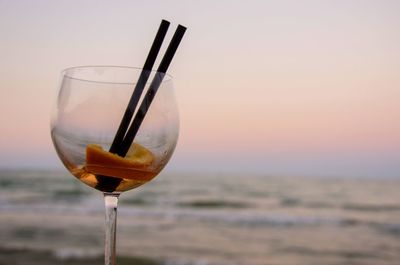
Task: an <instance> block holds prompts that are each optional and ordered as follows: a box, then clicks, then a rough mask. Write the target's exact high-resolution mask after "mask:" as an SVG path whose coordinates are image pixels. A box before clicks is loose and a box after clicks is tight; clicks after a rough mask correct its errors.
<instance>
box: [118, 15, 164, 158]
mask: <svg viewBox="0 0 400 265" xmlns="http://www.w3.org/2000/svg"><path fill="white" fill-rule="evenodd" d="M169 24H170V23H169V22H168V21H166V20H162V21H161V24H160V27H159V28H158V32H157V35H156V37H155V39H154V41H153V44H152V46H151V49H150V51H149V54H148V55H147V59H146V62H145V63H144V66H143V69H142V72H141V73H140V76H139V79H138V81H137V83H136V86H135V89H134V90H133V94H132V96H131V99H130V100H129V103H128V106H127V108H126V110H125V113H124V116H123V118H122V120H121V123H120V125H119V128H118V131H117V133H116V135H115V137H114V141H113V143H112V144H111V147H110V152H111V153H120V152H119V150H120V146H121V143H122V142H123V139H124V136H125V133H126V130H127V129H128V126H129V124H130V122H131V120H132V116H133V113H134V112H135V109H136V106H137V104H138V102H139V99H140V96H141V95H142V92H143V89H144V87H145V85H146V83H147V80H148V79H149V76H150V73H151V70H152V69H153V65H154V62H155V61H156V58H157V55H158V52H159V51H160V48H161V45H162V42H163V40H164V38H165V35H166V33H167V30H168V27H169Z"/></svg>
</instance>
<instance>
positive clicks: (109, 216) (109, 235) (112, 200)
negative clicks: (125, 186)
mask: <svg viewBox="0 0 400 265" xmlns="http://www.w3.org/2000/svg"><path fill="white" fill-rule="evenodd" d="M118 196H119V194H113V193H104V202H105V206H106V239H105V249H104V262H105V263H104V264H105V265H115V264H116V263H115V259H116V255H115V240H116V237H115V234H116V230H117V206H118Z"/></svg>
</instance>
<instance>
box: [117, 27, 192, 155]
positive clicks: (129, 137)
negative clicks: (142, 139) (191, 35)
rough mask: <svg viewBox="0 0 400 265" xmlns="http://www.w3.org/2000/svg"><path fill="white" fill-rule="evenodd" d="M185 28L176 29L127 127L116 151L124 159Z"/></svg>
mask: <svg viewBox="0 0 400 265" xmlns="http://www.w3.org/2000/svg"><path fill="white" fill-rule="evenodd" d="M185 31H186V28H185V27H184V26H182V25H179V26H178V28H177V29H176V31H175V33H174V36H173V37H172V40H171V43H170V44H169V46H168V48H167V50H166V52H165V54H164V57H163V58H162V60H161V63H160V65H159V67H158V69H157V73H156V74H155V76H154V78H153V81H152V82H151V84H150V87H149V89H148V90H147V93H146V95H145V97H144V98H143V101H142V103H141V104H140V107H139V109H138V111H137V113H136V115H135V118H134V119H133V121H132V124H131V126H130V127H129V129H128V131H127V133H126V135H125V138H124V140H123V142H122V144H121V148H120V149H119V150H118V153H117V154H118V155H119V156H122V157H124V156H125V155H126V153H127V152H128V150H129V147H130V146H131V144H132V142H133V140H134V138H135V136H136V134H137V132H138V130H139V127H140V125H141V124H142V122H143V120H144V117H145V116H146V113H147V111H148V109H149V107H150V105H151V102H152V101H153V99H154V96H155V95H156V93H157V90H158V88H159V87H160V85H161V82H162V80H163V78H164V76H165V73H166V72H167V70H168V67H169V65H170V64H171V61H172V58H173V57H174V55H175V52H176V50H177V49H178V46H179V44H180V42H181V40H182V38H183V35H184V34H185Z"/></svg>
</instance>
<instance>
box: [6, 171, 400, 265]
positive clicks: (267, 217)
mask: <svg viewBox="0 0 400 265" xmlns="http://www.w3.org/2000/svg"><path fill="white" fill-rule="evenodd" d="M103 229H104V202H103V195H102V194H101V193H100V192H98V191H96V190H94V189H92V188H90V187H87V186H85V185H84V184H82V183H80V182H79V181H78V180H77V179H75V178H74V177H72V176H71V175H70V174H69V173H68V172H66V171H62V170H9V169H7V170H6V169H3V170H0V265H38V264H41V265H47V264H64V265H84V264H104V262H103V260H102V259H103V258H102V255H103V238H104V231H103ZM117 253H118V254H117V255H118V260H117V264H118V265H128V264H130V265H145V264H147V265H313V264H318V265H321V264H323V265H330V264H332V265H356V264H359V265H369V264H371V265H399V264H400V178H392V179H388V178H379V177H376V178H354V177H347V178H344V177H340V178H339V177H338V178H334V177H330V178H326V177H324V178H322V177H294V176H293V177H291V176H271V175H267V174H265V175H264V174H257V175H256V174H222V173H220V174H217V173H215V174H212V173H207V174H205V173H199V172H197V173H196V172H187V173H182V172H181V173H173V172H168V171H167V172H166V173H162V174H160V175H159V176H158V177H157V178H156V179H154V180H153V181H152V182H150V183H148V184H146V185H143V186H142V187H139V188H137V189H135V190H131V191H128V192H125V193H123V194H121V196H120V200H119V207H118V229H117Z"/></svg>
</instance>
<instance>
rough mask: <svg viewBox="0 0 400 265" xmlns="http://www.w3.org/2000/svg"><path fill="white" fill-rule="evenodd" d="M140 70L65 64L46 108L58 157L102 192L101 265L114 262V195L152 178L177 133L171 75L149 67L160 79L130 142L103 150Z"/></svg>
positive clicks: (165, 159)
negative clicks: (122, 148)
mask: <svg viewBox="0 0 400 265" xmlns="http://www.w3.org/2000/svg"><path fill="white" fill-rule="evenodd" d="M141 74H143V70H142V69H140V68H133V67H123V66H82V67H72V68H68V69H66V70H64V71H63V72H62V74H61V80H60V85H59V91H58V95H57V98H56V104H55V107H54V110H53V113H52V119H51V137H52V140H53V143H54V146H55V149H56V151H57V154H58V156H59V157H60V159H61V161H62V162H63V164H64V165H65V167H66V168H67V169H68V170H69V171H70V172H71V173H72V175H73V176H75V177H76V178H77V179H79V180H80V181H81V182H83V183H85V184H87V185H89V186H90V187H92V188H95V189H97V190H99V191H101V192H103V194H104V199H105V209H106V230H105V232H106V233H105V234H106V237H105V264H106V265H111V264H115V241H116V235H115V234H116V217H117V203H118V196H119V195H120V194H121V193H122V192H124V191H127V190H130V189H133V188H136V187H138V186H140V185H142V184H144V183H146V182H148V181H150V180H151V179H153V178H154V177H155V176H156V175H157V174H158V173H159V172H160V171H161V170H162V169H163V168H164V166H165V165H166V164H167V163H168V161H169V159H170V157H171V155H172V153H173V151H174V149H175V146H176V143H177V139H178V132H179V117H178V109H177V106H176V101H175V97H174V89H173V84H172V77H171V76H169V75H165V74H162V73H158V72H156V71H150V72H148V75H149V80H152V79H153V78H157V77H159V76H161V75H162V77H163V79H161V80H162V82H161V84H160V86H159V89H158V90H157V93H156V94H155V96H154V99H153V101H152V102H151V104H150V106H148V110H147V113H146V114H145V116H144V119H143V121H142V122H141V125H140V127H139V130H138V131H137V134H136V136H135V137H134V141H133V143H128V144H129V146H128V148H127V149H129V150H128V151H127V153H126V155H125V156H124V157H121V156H118V155H116V154H113V153H111V152H109V150H110V147H111V145H112V143H113V140H114V138H115V135H116V132H117V129H118V128H119V125H120V123H121V120H122V117H123V116H124V113H125V111H126V109H127V106H128V103H129V100H130V98H131V95H132V93H133V90H134V88H135V83H136V82H137V80H138V79H139V76H140V75H141ZM148 83H150V82H148ZM146 89H148V85H147V86H146V87H145V88H144V91H146ZM144 97H145V96H143V95H142V96H141V100H142V101H145V100H146V99H145V100H143V98H144ZM131 111H133V110H131ZM138 112H139V111H136V115H137V113H138ZM131 126H132V125H131Z"/></svg>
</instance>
